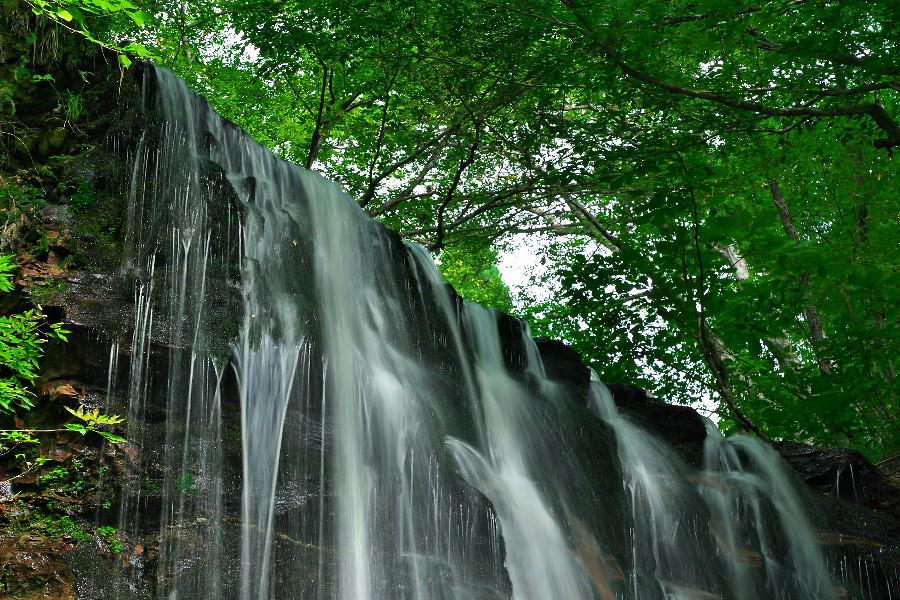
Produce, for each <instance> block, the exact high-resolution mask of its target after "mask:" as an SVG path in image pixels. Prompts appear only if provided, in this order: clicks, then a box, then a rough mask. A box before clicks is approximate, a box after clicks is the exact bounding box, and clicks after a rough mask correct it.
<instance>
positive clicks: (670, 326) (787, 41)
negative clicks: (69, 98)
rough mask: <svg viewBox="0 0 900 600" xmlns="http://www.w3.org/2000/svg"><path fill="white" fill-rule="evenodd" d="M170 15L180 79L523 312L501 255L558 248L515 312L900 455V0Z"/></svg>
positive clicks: (722, 404)
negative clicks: (899, 11) (899, 5)
mask: <svg viewBox="0 0 900 600" xmlns="http://www.w3.org/2000/svg"><path fill="white" fill-rule="evenodd" d="M153 10H154V21H153V34H154V35H153V39H152V42H150V41H148V43H152V45H153V51H154V52H155V53H156V54H157V55H158V56H159V59H160V60H161V61H162V62H163V63H164V64H166V65H168V66H170V67H172V68H173V69H175V70H176V71H177V72H178V73H180V74H182V75H183V76H185V77H186V78H187V79H188V80H189V81H191V82H192V83H193V85H194V86H195V87H196V88H197V89H198V91H201V92H202V93H204V94H205V95H206V96H207V97H208V98H209V99H210V101H211V102H212V103H213V105H214V106H215V107H216V108H217V109H218V110H219V111H220V112H222V113H223V115H224V116H226V117H227V118H229V119H231V120H233V121H235V122H237V123H239V124H240V125H242V126H243V127H245V128H246V129H247V130H248V131H249V132H250V133H251V134H252V135H254V136H255V137H256V138H257V139H258V140H259V141H261V142H262V143H264V144H266V145H268V146H269V147H271V148H273V150H274V151H275V152H277V153H278V154H279V155H281V156H282V157H284V158H287V159H290V160H293V161H295V162H298V163H300V164H304V165H306V166H308V167H311V168H316V169H319V170H321V171H323V172H324V173H325V174H326V175H328V176H330V177H332V178H334V179H336V180H338V181H340V182H341V183H342V184H343V185H344V186H345V187H346V188H347V189H348V190H349V192H350V193H351V195H353V197H355V198H357V199H358V200H359V202H360V205H361V206H362V207H363V208H364V209H365V210H366V211H368V212H369V214H370V215H372V216H373V217H375V218H378V219H380V220H382V221H383V222H385V223H386V224H388V225H390V226H391V227H394V228H395V229H397V230H398V231H400V232H401V233H402V234H403V235H404V236H406V237H407V238H410V239H412V240H415V241H417V242H419V243H421V244H423V245H425V246H426V247H428V248H429V249H431V250H432V251H434V252H440V253H442V258H441V262H442V264H443V265H444V266H443V270H444V271H445V273H446V274H447V276H448V277H449V278H450V279H451V281H452V282H453V283H455V284H456V285H458V286H459V288H460V289H461V290H462V291H463V293H464V295H468V296H470V297H474V296H476V295H478V294H484V295H483V296H480V297H481V298H482V299H483V300H485V301H487V302H489V303H492V304H494V305H495V306H501V307H503V308H507V307H508V304H507V297H506V294H505V293H504V292H503V290H502V286H501V285H500V281H499V278H497V277H495V276H494V275H495V272H493V271H491V265H492V262H491V261H494V262H495V256H494V255H492V254H491V250H490V247H491V245H492V244H496V243H497V242H498V241H499V242H508V241H509V240H510V239H514V238H516V236H533V235H541V236H545V237H550V238H551V239H552V240H554V241H553V243H552V244H551V250H550V251H549V252H548V254H547V256H545V257H544V259H545V260H546V261H547V263H548V265H549V266H550V269H549V271H548V272H547V274H546V280H543V281H537V282H536V285H537V286H539V287H540V289H541V290H542V292H546V293H544V294H543V296H542V297H541V298H534V299H532V301H531V302H529V303H528V305H523V306H521V307H520V309H519V310H520V311H521V312H523V313H525V314H526V316H528V317H529V318H531V319H532V320H533V325H534V329H535V331H536V333H545V334H552V335H555V336H559V337H563V338H564V339H566V340H568V341H569V342H570V343H572V344H574V345H575V346H576V348H577V349H578V350H579V351H580V352H581V353H582V355H583V356H584V357H585V358H586V359H587V360H589V361H590V362H591V364H592V365H593V366H594V368H595V369H596V370H597V371H598V373H599V374H600V375H601V377H602V378H605V379H607V380H621V379H625V380H628V381H631V382H637V383H640V384H642V385H644V386H646V387H647V388H648V389H649V390H650V391H651V392H654V393H656V394H658V395H660V396H662V397H665V398H667V399H669V400H672V401H680V402H686V403H693V404H713V405H714V411H715V412H716V413H718V417H719V418H720V423H721V424H722V425H723V426H725V427H726V428H727V427H734V428H740V429H743V430H747V431H753V432H756V433H758V434H759V435H762V436H765V437H770V438H785V439H793V440H801V441H810V442H816V443H824V444H840V445H849V446H851V447H854V448H857V449H859V450H861V451H862V452H864V453H866V454H867V455H868V456H869V457H871V458H879V457H882V456H887V455H891V454H894V453H897V452H898V451H900V426H898V423H897V420H896V419H897V416H896V415H898V414H900V399H898V391H897V385H898V384H897V379H896V377H895V368H896V367H895V365H896V362H897V359H898V351H897V339H898V337H900V336H898V335H897V327H898V312H897V308H898V305H897V299H898V298H900V294H898V286H900V283H898V277H900V271H898V269H897V264H896V256H895V255H896V248H897V247H898V243H897V242H898V239H897V236H898V228H897V227H896V219H897V216H898V211H897V203H896V198H895V194H894V193H893V190H896V189H897V177H898V172H897V168H896V163H895V162H894V160H895V159H894V158H893V157H892V154H891V152H892V151H893V150H894V148H895V147H896V146H898V145H900V126H898V124H897V118H896V115H897V111H898V99H900V92H898V90H900V82H898V76H900V68H898V66H897V62H896V57H897V56H898V55H900V53H898V50H900V48H898V40H900V21H898V20H897V19H896V18H895V17H896V14H895V12H896V7H895V3H894V2H891V1H889V0H873V1H871V2H865V3H850V4H848V3H813V2H782V1H774V0H766V1H763V2H753V3H751V2H741V1H739V2H730V3H724V2H721V1H720V0H690V1H688V0H674V1H672V2H649V3H648V2H641V1H639V0H622V1H617V2H608V1H601V2H590V3H588V2H584V1H583V0H553V1H551V0H498V1H492V2H473V1H469V0H454V1H453V2H448V1H445V0H429V1H425V2H416V3H407V2H396V1H391V0H389V1H386V2H380V3H374V4H373V3H370V2H359V1H355V0H354V1H349V2H348V1H345V0H341V1H338V0H293V1H291V2H282V1H280V0H252V1H251V0H215V1H211V0H195V1H192V2H186V3H185V2H177V3H176V2H170V1H167V0H163V1H161V2H158V3H155V4H154V9H153ZM519 239H522V238H519ZM524 239H525V240H526V241H525V242H522V243H528V242H527V240H528V238H527V237H526V238H524ZM482 275H483V276H482ZM548 294H549V295H548Z"/></svg>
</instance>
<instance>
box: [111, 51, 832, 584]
mask: <svg viewBox="0 0 900 600" xmlns="http://www.w3.org/2000/svg"><path fill="white" fill-rule="evenodd" d="M144 87H145V89H144V97H145V102H146V108H145V109H146V112H147V114H148V115H149V116H148V123H149V125H148V126H147V127H146V129H145V131H143V133H142V134H141V136H140V143H139V144H138V146H137V148H136V152H135V155H134V156H133V157H132V161H131V164H132V170H131V178H130V195H129V207H128V228H127V232H128V233H127V237H126V240H125V250H124V258H123V269H122V276H123V282H124V283H125V284H126V285H127V286H130V288H131V289H132V290H133V294H134V315H133V320H132V321H133V322H132V324H131V326H130V327H128V328H127V329H128V331H127V332H125V333H123V336H122V340H121V341H120V342H117V343H120V344H122V345H123V346H128V347H129V348H130V353H131V363H130V369H129V371H128V374H127V379H128V385H127V386H126V387H127V389H126V390H125V393H126V395H127V397H128V402H129V414H128V416H129V431H128V437H129V440H131V442H132V445H133V446H134V447H135V449H136V454H137V455H138V456H140V458H141V465H143V468H144V472H143V473H142V474H141V475H140V476H139V477H137V478H136V479H135V481H133V482H132V483H131V485H128V486H126V487H125V489H124V491H123V497H122V502H121V505H120V506H121V518H120V523H121V530H122V532H123V533H124V534H125V535H126V536H128V537H129V538H137V537H139V536H140V535H141V532H142V531H144V532H146V531H147V530H148V528H153V527H158V531H159V536H160V547H159V556H158V558H157V560H156V564H155V570H156V577H155V592H154V593H155V595H156V597H158V598H160V599H166V600H176V599H181V600H186V599H192V600H193V599H197V600H202V599H213V598H215V599H219V598H235V599H240V600H267V599H269V598H278V599H316V600H326V599H328V600H331V599H335V600H336V599H340V600H489V599H496V600H499V599H506V598H512V599H514V600H554V599H556V600H591V599H600V600H611V599H614V598H631V599H634V600H639V599H641V600H642V599H655V598H678V599H689V598H736V599H744V598H747V599H753V598H801V599H806V598H810V599H811V598H828V597H829V595H830V594H831V582H830V580H829V578H828V576H827V574H826V571H825V569H824V567H823V566H822V565H823V562H822V559H821V556H820V554H819V553H818V550H817V548H816V545H815V543H814V542H813V538H812V534H811V531H812V530H811V528H810V527H809V525H808V523H806V522H805V521H804V520H803V519H802V516H803V513H802V509H801V505H800V504H799V503H798V500H797V499H796V498H795V496H794V495H793V491H792V489H791V486H790V485H789V482H788V481H787V479H786V477H785V476H784V475H783V473H782V472H781V471H780V467H779V466H778V465H777V464H776V461H774V459H773V458H772V457H771V456H770V455H769V454H767V453H766V452H765V451H764V450H763V449H761V448H762V447H761V446H758V445H755V444H754V443H753V442H752V441H750V440H747V439H743V438H742V439H738V440H735V441H724V440H721V439H719V438H718V437H717V433H715V432H711V434H710V440H711V441H710V442H709V443H708V445H709V450H708V461H709V462H708V465H707V469H706V470H705V472H704V473H703V474H702V476H700V478H699V481H697V480H696V478H694V479H695V481H692V480H691V473H690V472H689V469H687V468H686V467H685V466H684V465H682V464H681V463H680V462H679V461H678V459H676V458H675V457H674V454H673V452H672V451H671V450H670V449H668V448H666V447H665V446H664V445H662V444H661V443H659V442H657V441H655V440H654V439H653V438H652V437H651V436H649V435H648V434H646V433H644V432H643V431H642V430H640V428H638V427H637V426H635V425H633V424H631V423H629V422H628V421H627V420H625V419H623V418H622V417H621V416H619V415H618V413H617V411H616V409H615V406H614V404H612V401H611V399H610V398H609V397H608V396H607V395H606V394H605V392H604V391H603V388H602V386H600V385H599V384H593V387H592V388H591V389H592V398H593V399H594V404H593V408H594V410H595V411H596V414H597V415H599V417H600V419H597V418H596V417H595V416H593V415H592V414H591V413H590V411H589V409H588V406H587V403H586V402H584V401H583V400H579V399H578V398H586V397H587V389H588V388H587V386H588V382H587V380H586V378H585V381H584V382H583V383H578V382H577V381H562V380H557V379H554V378H552V377H549V376H548V375H547V373H546V371H545V368H544V365H543V363H542V360H541V356H540V352H539V351H538V348H537V346H536V345H535V343H534V342H533V341H532V340H531V338H530V336H529V335H528V332H527V328H525V327H524V326H523V325H522V324H521V323H519V322H518V321H515V320H513V319H511V318H508V317H505V316H503V315H499V314H497V313H495V312H493V311H489V310H487V309H484V308H482V307H479V306H477V305H472V304H468V303H462V302H460V301H459V300H458V298H457V297H456V296H455V294H453V293H452V291H451V290H449V289H448V287H447V286H446V284H444V283H443V282H442V281H441V280H440V277H439V275H438V274H437V271H436V270H435V268H434V265H433V263H432V262H431V259H430V257H429V256H428V255H427V253H426V252H425V251H424V250H422V249H421V248H417V247H405V246H404V245H403V244H402V243H401V242H400V240H399V238H397V237H396V236H395V235H394V234H392V233H391V232H389V231H387V230H385V229H384V228H382V227H381V226H379V225H377V224H375V223H374V222H372V221H371V220H369V219H368V218H367V217H366V216H365V215H364V213H363V212H362V211H361V210H360V209H359V207H358V206H357V205H356V203H354V202H353V201H352V200H351V199H350V198H349V197H348V196H347V195H346V194H344V193H343V192H342V191H341V190H340V189H339V188H338V187H337V186H336V185H334V184H332V183H329V182H327V181H325V180H324V179H323V178H321V177H319V176H318V175H316V174H314V173H311V172H309V171H306V170H304V169H302V168H300V167H297V166H295V165H292V164H289V163H286V162H283V161H281V160H278V159H277V158H275V157H274V156H273V155H272V154H271V153H269V152H268V151H267V150H265V149H263V148H262V147H260V146H259V145H257V144H256V143H254V142H253V141H252V140H250V139H249V138H248V137H247V136H246V135H245V134H244V133H243V132H241V131H240V130H239V129H238V128H236V127H235V126H233V125H231V124H229V123H227V122H225V121H224V120H222V119H221V118H220V117H219V116H218V115H216V114H215V112H213V111H212V110H211V109H210V108H209V107H208V106H207V105H206V103H205V102H203V101H202V99H201V98H200V97H199V96H196V95H194V94H192V93H191V92H189V91H188V90H187V88H186V87H185V86H184V84H183V83H182V82H181V81H180V80H178V79H177V78H175V77H174V76H173V75H171V74H170V73H168V72H166V71H163V70H156V69H151V68H149V67H148V68H147V69H146V73H145V86H144ZM151 340H157V343H156V350H154V344H152V343H151ZM158 340H164V342H165V348H163V349H160V348H159V347H158V346H159V342H158ZM128 341H130V345H129V344H127V343H126V342H128ZM151 364H154V365H157V367H156V368H151ZM161 374H162V376H161ZM113 379H114V378H113V376H112V375H111V376H110V380H111V381H112V380H113ZM576 379H577V377H576ZM160 407H163V408H160ZM161 422H164V423H165V427H164V436H157V437H156V438H154V437H152V436H150V437H148V435H146V432H147V431H153V430H154V428H153V426H152V425H153V424H154V423H161ZM604 423H605V425H604ZM610 433H611V434H612V436H614V437H612V436H611V435H610ZM616 448H617V452H616ZM616 454H617V458H616ZM619 481H623V482H624V486H621V485H619V483H618V482H619ZM148 482H149V483H148ZM155 486H159V487H160V490H159V492H158V493H157V494H155V495H154V494H152V493H151V491H152V488H153V487H155ZM151 496H152V497H153V498H157V499H158V500H154V501H151V500H150V499H149V498H150V497H151ZM156 501H158V502H159V505H158V506H156V505H155V503H154V502H156ZM154 510H156V511H157V512H158V514H159V517H158V523H157V522H156V520H155V519H151V521H150V522H149V523H148V522H147V515H148V514H151V513H152V512H153V511H154ZM766 515H769V516H771V515H774V517H773V518H767V517H766ZM135 589H136V588H135ZM132 593H133V590H123V593H122V597H130V595H131V594H132Z"/></svg>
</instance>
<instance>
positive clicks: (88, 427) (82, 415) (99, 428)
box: [65, 406, 126, 444]
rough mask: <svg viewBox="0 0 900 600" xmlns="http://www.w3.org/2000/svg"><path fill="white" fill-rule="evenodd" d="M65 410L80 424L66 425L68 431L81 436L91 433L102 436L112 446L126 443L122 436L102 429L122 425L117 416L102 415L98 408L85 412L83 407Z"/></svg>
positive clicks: (121, 418)
mask: <svg viewBox="0 0 900 600" xmlns="http://www.w3.org/2000/svg"><path fill="white" fill-rule="evenodd" d="M65 409H66V410H67V411H69V413H71V414H72V415H74V416H75V417H76V418H77V419H78V420H79V421H80V423H68V424H66V429H68V430H69V431H74V432H76V433H80V434H81V435H86V434H88V433H89V432H93V433H96V434H98V435H100V436H102V437H103V438H105V439H106V440H108V441H109V442H112V443H113V444H122V443H124V442H125V441H126V440H125V438H123V437H122V436H119V435H116V434H114V433H110V432H109V431H107V430H105V429H103V427H109V426H111V425H118V424H120V423H123V422H124V421H125V419H124V418H123V417H121V416H119V415H109V414H103V413H101V412H100V409H99V408H94V409H93V410H86V409H85V407H84V406H79V407H78V408H77V409H71V408H69V407H68V406H66V407H65Z"/></svg>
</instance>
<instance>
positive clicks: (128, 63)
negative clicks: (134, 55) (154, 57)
mask: <svg viewBox="0 0 900 600" xmlns="http://www.w3.org/2000/svg"><path fill="white" fill-rule="evenodd" d="M119 64H120V65H122V66H123V67H124V68H126V69H127V68H128V67H130V66H131V59H130V58H128V57H127V56H125V55H124V54H120V55H119Z"/></svg>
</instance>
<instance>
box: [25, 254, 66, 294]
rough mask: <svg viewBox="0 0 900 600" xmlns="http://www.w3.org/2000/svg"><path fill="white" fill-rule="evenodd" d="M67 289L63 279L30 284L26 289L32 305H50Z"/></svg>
mask: <svg viewBox="0 0 900 600" xmlns="http://www.w3.org/2000/svg"><path fill="white" fill-rule="evenodd" d="M45 239H46V238H45ZM67 287H68V286H67V284H66V281H65V280H64V279H47V280H46V281H44V282H42V283H35V284H32V285H31V286H30V287H29V288H28V293H29V295H30V297H31V302H32V303H34V304H41V305H45V304H52V303H53V302H55V301H56V300H57V298H58V296H59V295H60V294H64V293H65V292H66V289H67Z"/></svg>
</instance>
